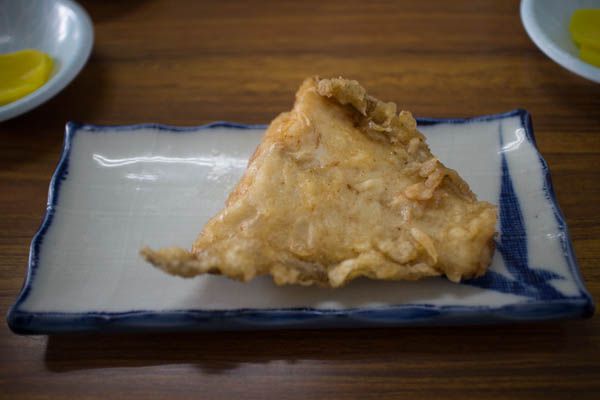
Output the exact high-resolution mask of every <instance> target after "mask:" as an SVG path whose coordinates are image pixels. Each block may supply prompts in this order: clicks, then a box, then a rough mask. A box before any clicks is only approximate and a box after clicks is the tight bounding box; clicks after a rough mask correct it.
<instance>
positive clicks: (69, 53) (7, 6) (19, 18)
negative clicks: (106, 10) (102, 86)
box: [0, 0, 94, 121]
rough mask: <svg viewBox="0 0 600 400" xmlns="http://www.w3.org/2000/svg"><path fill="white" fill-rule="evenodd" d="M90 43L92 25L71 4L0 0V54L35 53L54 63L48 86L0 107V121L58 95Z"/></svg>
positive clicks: (57, 0)
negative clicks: (49, 58)
mask: <svg viewBox="0 0 600 400" xmlns="http://www.w3.org/2000/svg"><path fill="white" fill-rule="evenodd" d="M93 42H94V30H93V27H92V21H91V20H90V17H89V16H88V15H87V13H86V12H85V10H84V9H83V8H82V7H81V6H79V5H78V4H77V3H75V2H74V1H71V0H0V54H2V53H9V52H13V51H17V50H23V49H36V50H41V51H44V52H46V53H48V54H49V55H50V57H52V60H53V61H54V68H53V71H52V73H51V75H50V79H49V80H48V82H46V83H45V84H44V85H43V86H42V87H40V88H39V89H37V90H36V91H35V92H33V93H30V94H28V95H27V96H25V97H22V98H20V99H19V100H17V101H14V102H12V103H9V104H6V105H4V106H0V121H5V120H7V119H10V118H13V117H16V116H18V115H20V114H23V113H25V112H27V111H29V110H31V109H33V108H35V107H37V106H39V105H40V104H42V103H43V102H45V101H47V100H49V99H50V98H52V97H53V96H55V95H56V94H57V93H58V92H60V91H61V90H62V89H63V88H64V87H65V86H67V85H68V84H69V82H71V81H72V80H73V79H74V78H75V76H77V74H78V73H79V71H81V69H82V68H83V66H84V65H85V63H86V61H87V59H88V57H89V55H90V52H91V51H92V44H93Z"/></svg>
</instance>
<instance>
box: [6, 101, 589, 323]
mask: <svg viewBox="0 0 600 400" xmlns="http://www.w3.org/2000/svg"><path fill="white" fill-rule="evenodd" d="M418 123H419V128H420V130H421V131H422V132H423V133H424V134H425V135H426V136H427V138H428V143H429V144H430V145H431V148H432V151H433V152H434V154H436V155H437V156H439V158H440V159H441V160H442V161H443V162H444V163H445V164H446V165H448V166H449V167H451V168H456V169H457V170H458V171H459V172H460V174H461V175H462V176H463V177H464V178H465V179H466V181H467V182H469V184H470V185H471V188H472V189H473V191H474V192H475V193H477V194H478V196H479V198H480V199H483V200H488V201H491V202H493V203H495V204H499V206H500V210H499V216H500V218H499V231H500V233H499V235H498V237H497V238H496V242H497V251H496V253H495V255H494V259H493V263H492V266H491V268H490V271H488V273H487V274H486V275H485V276H484V277H482V278H478V279H475V280H470V281H467V282H464V283H462V284H455V283H452V282H450V281H448V280H446V279H443V278H436V279H426V280H422V281H418V282H381V281H372V280H367V279H360V280H357V281H355V282H351V283H350V284H349V285H348V286H346V287H343V288H339V289H335V290H332V289H323V288H317V287H300V286H284V287H277V286H276V285H275V284H273V282H272V281H271V279H270V277H260V278H257V279H255V280H253V281H251V282H249V283H241V282H236V281H232V280H229V279H227V278H224V277H219V276H210V275H206V276H201V277H196V278H194V279H182V278H179V277H175V276H171V275H167V274H166V273H164V272H162V271H160V270H158V269H156V268H153V267H152V266H151V265H149V264H148V263H146V262H145V261H144V260H143V259H142V258H141V257H140V256H139V254H138V252H139V249H140V248H141V247H142V246H145V245H149V246H151V247H162V246H175V245H176V246H181V247H189V246H190V245H191V244H192V242H193V240H194V239H195V237H196V235H197V234H198V232H199V231H200V230H201V228H202V226H203V225H204V223H205V222H206V221H207V220H208V219H209V218H210V217H211V216H212V215H214V214H215V213H216V212H217V211H218V210H219V209H221V208H222V207H223V205H224V200H225V198H226V196H227V194H228V193H229V192H230V190H231V189H232V188H233V186H234V185H235V183H236V182H237V180H238V179H239V177H240V176H241V175H242V174H243V172H244V170H245V167H246V162H247V160H248V157H249V156H250V155H251V153H252V152H253V151H254V148H255V147H256V145H257V144H258V142H259V141H260V138H261V135H262V133H263V132H264V126H245V125H239V124H231V123H215V124H211V125H209V126H205V127H197V128H177V127H167V126H162V125H150V124H147V125H133V126H119V127H110V126H105V127H102V126H93V125H77V124H69V125H68V126H67V136H66V139H65V147H64V151H63V155H62V157H61V160H60V162H59V165H58V167H57V169H56V172H55V174H54V176H53V178H52V181H51V183H50V194H49V198H48V209H47V213H46V216H45V218H44V221H43V223H42V226H41V227H40V230H39V231H38V233H37V234H36V235H35V237H34V239H33V242H32V245H31V252H30V259H29V269H28V275H27V279H26V282H25V285H24V287H23V289H22V291H21V294H20V295H19V297H18V299H17V301H16V303H15V305H14V306H13V307H12V308H11V311H10V313H9V316H8V322H9V325H10V327H11V329H13V330H14V331H15V332H18V333H57V332H72V331H149V330H185V329H213V330H215V329H267V328H291V327H317V328H323V327H361V326H382V325H383V326H394V325H419V324H457V323H492V322H507V321H510V322H512V321H529V320H544V319H557V318H574V317H582V316H590V315H591V314H592V313H593V302H592V301H591V298H590V296H589V294H588V293H587V291H586V289H585V286H584V285H583V282H582V281H581V278H580V276H579V272H578V269H577V264H576V261H575V258H574V254H573V251H572V248H571V243H570V239H569V235H568V231H567V227H566V224H565V221H564V218H563V216H562V214H561V213H560V210H559V208H558V205H557V203H556V199H555V197H554V193H553V191H552V185H551V182H550V178H549V172H548V169H547V165H546V163H545V162H544V160H543V159H542V158H541V156H540V154H539V153H538V151H537V149H536V147H535V141H534V138H533V131H532V127H531V121H530V119H529V115H528V114H527V113H526V112H525V111H522V110H516V111H513V112H510V113H506V114H501V115H492V116H483V117H478V118H474V119H467V120H437V119H418Z"/></svg>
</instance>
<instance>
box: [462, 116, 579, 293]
mask: <svg viewBox="0 0 600 400" xmlns="http://www.w3.org/2000/svg"><path fill="white" fill-rule="evenodd" d="M498 130H499V132H498V135H499V137H500V148H502V147H503V145H504V139H503V132H502V121H499V123H498ZM501 157H502V158H501V169H502V178H501V182H500V202H499V203H500V212H499V219H500V236H499V237H498V240H497V241H496V249H497V251H498V252H499V253H500V254H501V255H502V258H503V259H504V264H505V265H506V268H507V269H508V271H509V272H510V273H511V275H512V276H513V277H514V278H515V279H510V278H508V277H506V276H504V275H502V274H499V273H497V272H494V271H488V272H487V273H486V274H485V275H484V276H482V277H479V278H475V279H470V280H467V281H465V282H464V283H466V284H468V285H471V286H477V287H480V288H483V289H489V290H495V291H498V292H502V293H511V294H516V295H520V296H525V297H530V298H532V299H535V300H556V299H565V298H568V297H567V296H565V295H563V294H562V293H560V292H559V291H558V290H556V289H555V288H554V287H553V286H552V285H551V284H549V283H548V281H550V280H553V279H565V278H564V277H563V276H561V275H559V274H556V273H554V272H551V271H548V270H546V269H543V268H539V267H530V266H529V265H530V264H529V254H528V251H527V232H526V230H525V220H524V218H523V213H522V211H521V205H520V203H519V199H518V197H517V194H516V192H515V189H514V186H513V182H512V178H511V175H510V171H509V168H508V162H507V160H506V154H505V153H504V152H501Z"/></svg>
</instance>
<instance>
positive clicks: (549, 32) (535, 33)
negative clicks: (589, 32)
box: [521, 0, 600, 83]
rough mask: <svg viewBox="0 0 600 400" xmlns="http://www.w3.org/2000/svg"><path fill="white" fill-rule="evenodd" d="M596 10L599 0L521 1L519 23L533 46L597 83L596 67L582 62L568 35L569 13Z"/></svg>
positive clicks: (599, 6)
mask: <svg viewBox="0 0 600 400" xmlns="http://www.w3.org/2000/svg"><path fill="white" fill-rule="evenodd" d="M580 8H600V0H569V1H565V0H543V1H542V0H522V1H521V20H522V21H523V26H524V27H525V30H526V31H527V34H528V35H529V37H530V38H531V40H533V43H535V44H536V46H537V47H539V48H540V50H542V51H543V52H544V53H545V54H546V55H547V56H548V57H550V58H551V59H552V60H554V61H555V62H557V63H558V64H559V65H561V66H562V67H564V68H566V69H568V70H569V71H571V72H573V73H575V74H577V75H580V76H582V77H584V78H587V79H589V80H592V81H594V82H598V83H600V68H598V67H595V66H593V65H591V64H588V63H586V62H585V61H582V60H581V59H580V58H579V57H578V49H577V47H576V46H575V43H573V40H572V39H571V35H570V34H569V21H570V19H571V15H572V14H573V11H575V10H577V9H580Z"/></svg>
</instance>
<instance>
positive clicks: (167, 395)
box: [0, 0, 600, 399]
mask: <svg viewBox="0 0 600 400" xmlns="http://www.w3.org/2000/svg"><path fill="white" fill-rule="evenodd" d="M83 5H84V6H85V8H86V9H87V10H88V11H89V13H90V15H91V17H92V19H93V20H94V24H95V29H96V43H95V47H94V51H93V54H92V56H91V59H90V61H89V63H88V64H87V66H86V67H85V69H84V70H83V72H82V73H81V75H80V76H79V77H78V78H77V79H76V80H75V81H74V82H73V83H72V84H71V85H70V86H69V87H68V88H67V89H66V90H64V91H63V92H62V93H61V94H59V95H58V96H57V97H56V98H54V99H53V100H51V101H49V102H48V103H47V104H45V105H43V106H42V107H40V108H38V109H37V110H35V111H32V112H30V113H29V114H26V115H23V116H21V117H19V118H16V119H13V120H11V121H9V122H5V123H2V124H0V140H1V141H0V143H1V145H0V212H1V214H0V215H1V217H0V307H1V309H2V311H3V312H6V310H7V309H8V307H9V306H10V304H11V303H12V302H13V300H14V298H15V296H16V294H17V292H18V290H19V288H20V286H21V284H22V281H23V277H24V274H25V268H26V263H27V255H28V245H29V242H30V240H31V237H32V235H33V234H34V232H35V231H36V229H37V227H38V224H39V223H40V220H41V217H42V215H43V213H44V207H45V202H46V194H47V188H48V181H49V179H50V175H51V173H52V171H53V169H54V167H55V165H56V162H57V160H58V156H59V152H60V148H61V143H62V139H63V127H64V125H65V122H66V121H67V120H77V121H85V122H90V123H96V124H128V123H136V122H149V121H153V122H161V123H166V124H178V125H197V124H203V123H206V122H209V121H213V120H232V121H239V122H247V123H266V122H268V121H270V120H271V119H272V118H273V117H274V116H275V115H276V114H277V113H278V112H280V111H283V110H286V109H288V108H289V107H290V105H291V104H292V101H293V98H292V96H293V93H294V91H295V89H296V87H297V86H298V84H299V83H300V82H301V80H302V79H303V78H304V77H306V76H309V75H313V74H319V75H321V76H333V75H336V76H337V75H340V74H341V75H343V76H346V77H352V78H354V79H358V80H359V81H360V82H362V83H363V84H364V85H365V86H366V87H367V88H368V89H369V90H370V91H371V92H372V93H373V94H375V95H376V96H378V97H380V98H382V99H389V100H394V101H396V102H397V103H398V104H399V105H401V107H402V108H406V109H409V110H412V111H413V112H414V114H415V115H417V116H436V117H446V116H474V115H478V114H487V113H497V112H502V111H507V110H510V109H513V108H517V107H521V108H525V109H527V110H529V111H530V112H531V113H532V115H533V121H534V125H535V128H536V133H537V139H538V144H539V146H540V149H541V151H542V153H543V155H544V157H545V158H546V160H547V161H548V163H549V164H550V167H551V170H552V175H553V178H554V183H555V187H556V192H557V195H558V199H559V202H560V205H561V206H562V209H563V211H564V213H565V214H566V217H567V220H568V223H569V226H570V229H571V234H572V238H573V242H574V246H575V251H576V253H577V257H578V259H579V263H580V265H581V269H582V272H583V275H584V277H585V279H586V281H587V285H588V287H589V289H590V290H591V292H592V294H593V295H594V297H595V298H596V299H598V298H600V268H599V266H598V264H599V262H600V212H599V211H600V206H599V204H600V189H599V187H600V186H599V185H598V184H599V183H600V172H599V167H600V85H598V84H594V83H591V82H588V81H586V80H584V79H582V78H579V77H577V76H575V75H573V74H571V73H569V72H567V71H565V70H564V69H562V68H561V67H559V66H558V65H556V64H554V63H553V62H552V61H551V60H550V59H548V58H547V57H546V56H544V55H543V54H542V53H541V52H540V51H539V50H538V49H537V48H536V47H535V46H534V45H533V43H532V42H530V40H529V39H528V37H527V36H526V34H525V32H524V30H523V27H522V25H521V22H520V20H519V16H518V2H517V1H471V0H465V1H453V2H447V1H436V2H433V1H424V0H417V1H397V2H381V3H380V2H367V1H364V0H363V1H353V2H350V1H340V2H330V1H318V2H304V1H292V2H285V3H281V2H273V3H271V4H263V3H258V2H257V3H254V2H250V1H240V2H200V1H191V0H190V1H166V0H165V1H161V0H135V1H134V0H129V1H126V2H117V1H97V0H89V1H85V2H83ZM0 363H1V366H0V398H6V399H20V398H25V399H55V398H56V399H58V398H69V399H71V398H72V399H104V398H108V399H117V398H126V399H154V398H161V399H173V398H194V399H196V398H207V399H221V398H223V399H225V398H239V399H266V398H273V399H320V398H330V399H334V398H335V399H340V398H343V399H349V398H361V399H380V398H381V399H391V398H405V397H407V398H413V399H419V398H422V399H438V398H456V399H470V398H494V399H495V398H511V399H516V398H523V399H541V398H543V399H555V398H556V399H558V398H576V399H592V398H594V399H597V398H600V320H599V318H597V317H594V318H592V319H589V320H584V321H568V322H556V323H546V324H524V325H520V326H489V327H452V328H410V329H374V330H339V331H325V332H322V331H282V332H255V333H213V334H162V335H157V334H148V335H83V336H57V337H49V338H48V337H23V336H16V335H14V334H12V333H11V332H10V331H9V330H8V328H7V327H6V325H5V324H2V326H1V328H0Z"/></svg>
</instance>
